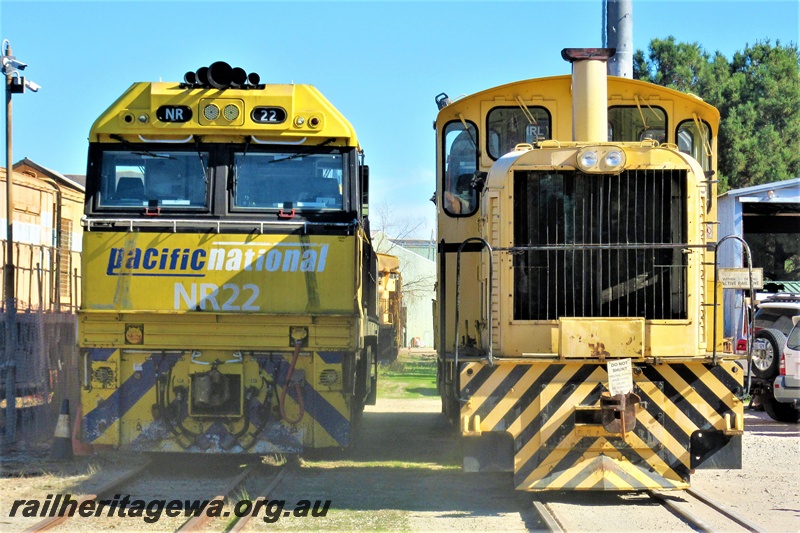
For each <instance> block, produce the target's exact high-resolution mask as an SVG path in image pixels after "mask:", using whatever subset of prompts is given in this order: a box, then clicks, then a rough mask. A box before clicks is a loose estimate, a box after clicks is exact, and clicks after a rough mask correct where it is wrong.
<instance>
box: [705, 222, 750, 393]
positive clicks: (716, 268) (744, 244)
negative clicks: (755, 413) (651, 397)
mask: <svg viewBox="0 0 800 533" xmlns="http://www.w3.org/2000/svg"><path fill="white" fill-rule="evenodd" d="M728 239H736V240H737V241H739V242H740V243H741V244H742V249H743V250H744V251H745V255H747V274H748V278H749V281H750V300H751V304H752V302H753V301H755V296H754V293H753V259H752V256H751V255H750V246H749V245H748V244H747V242H746V241H745V240H744V239H743V238H742V237H739V236H738V235H726V236H725V237H723V238H721V239H720V240H719V241H717V243H716V244H715V245H714V286H713V291H714V306H713V307H712V309H713V310H714V311H713V312H714V320H713V322H712V323H713V329H714V331H713V333H712V337H711V338H712V346H713V348H712V357H711V360H712V362H713V363H714V364H716V363H717V305H718V303H717V292H718V291H717V283H718V282H719V262H718V261H717V251H718V250H719V246H720V245H721V244H722V243H723V242H725V241H727V240H728ZM743 307H744V306H743ZM746 312H747V390H745V391H743V392H742V397H741V398H740V399H743V398H744V397H745V396H746V395H747V394H749V393H750V387H751V386H752V384H753V313H752V312H751V310H750V309H748V310H747V311H746ZM734 350H735V348H734Z"/></svg>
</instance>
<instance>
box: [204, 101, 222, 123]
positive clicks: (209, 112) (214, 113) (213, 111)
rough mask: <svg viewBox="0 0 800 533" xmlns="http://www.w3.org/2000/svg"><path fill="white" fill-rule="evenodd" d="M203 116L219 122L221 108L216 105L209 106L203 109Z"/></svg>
mask: <svg viewBox="0 0 800 533" xmlns="http://www.w3.org/2000/svg"><path fill="white" fill-rule="evenodd" d="M203 116H204V117H206V119H208V120H217V118H218V117H219V108H218V107H217V106H216V105H214V104H208V105H207V106H205V107H204V108H203Z"/></svg>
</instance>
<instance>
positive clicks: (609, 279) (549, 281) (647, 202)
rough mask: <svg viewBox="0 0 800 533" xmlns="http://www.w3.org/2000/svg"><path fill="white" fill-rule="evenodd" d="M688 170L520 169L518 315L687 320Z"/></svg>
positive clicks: (517, 180) (516, 209) (516, 197)
mask: <svg viewBox="0 0 800 533" xmlns="http://www.w3.org/2000/svg"><path fill="white" fill-rule="evenodd" d="M686 187H687V185H686V171H683V170H631V171H626V172H623V173H622V174H619V175H598V174H584V173H582V172H573V171H565V172H562V171H517V172H515V175H514V248H515V251H514V318H515V319H516V320H555V319H558V318H560V317H644V318H645V319H683V318H686V317H687V281H686V269H687V254H686V253H685V250H687V249H688V247H687V245H686V241H687V230H686V227H687V220H686V209H687V205H686Z"/></svg>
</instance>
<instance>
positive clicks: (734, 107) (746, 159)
mask: <svg viewBox="0 0 800 533" xmlns="http://www.w3.org/2000/svg"><path fill="white" fill-rule="evenodd" d="M633 76H634V78H637V79H641V80H643V81H648V82H651V83H656V84H659V85H663V86H666V87H670V88H673V89H677V90H679V91H684V92H689V93H693V94H696V95H697V96H700V97H701V98H703V99H704V100H706V101H707V102H709V103H710V104H712V105H714V106H715V107H717V108H718V109H719V111H720V115H721V119H722V120H721V124H720V133H719V141H718V149H719V173H720V176H719V178H720V191H721V192H722V191H724V190H726V189H727V188H734V189H735V188H740V187H747V186H749V185H758V184H760V183H769V182H774V181H781V180H786V179H792V178H795V177H797V176H800V53H799V52H798V48H797V45H788V46H782V45H781V44H780V41H776V43H775V45H774V46H773V45H772V44H771V43H770V41H769V40H767V41H765V42H757V43H756V44H755V45H753V46H749V45H748V46H746V47H745V49H744V50H743V51H740V52H737V53H736V54H734V56H733V59H732V60H731V61H728V60H727V59H726V58H725V56H723V55H722V54H720V53H719V52H716V53H715V54H714V55H713V56H712V55H711V54H709V53H708V52H706V51H705V50H703V48H702V47H701V46H700V45H699V44H697V43H691V44H689V43H676V42H675V38H674V37H668V38H667V39H653V40H652V41H651V42H650V47H649V49H648V53H647V56H646V57H645V53H644V52H643V51H641V50H637V51H636V53H635V54H634V58H633Z"/></svg>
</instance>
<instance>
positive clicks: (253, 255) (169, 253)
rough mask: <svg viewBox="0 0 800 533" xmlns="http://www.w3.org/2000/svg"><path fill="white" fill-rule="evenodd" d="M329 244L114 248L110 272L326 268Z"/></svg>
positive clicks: (188, 274)
mask: <svg viewBox="0 0 800 533" xmlns="http://www.w3.org/2000/svg"><path fill="white" fill-rule="evenodd" d="M327 258H328V245H327V244H305V243H264V244H242V243H228V242H217V243H213V244H212V247H211V248H210V249H209V250H206V249H204V248H188V247H187V248H130V249H125V248H111V250H110V252H109V255H108V267H107V268H106V274H108V275H109V276H119V275H130V276H153V277H155V276H166V277H194V278H202V277H204V276H205V273H206V272H211V271H226V272H240V271H255V272H258V271H262V272H323V271H324V270H325V264H326V261H327Z"/></svg>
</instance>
